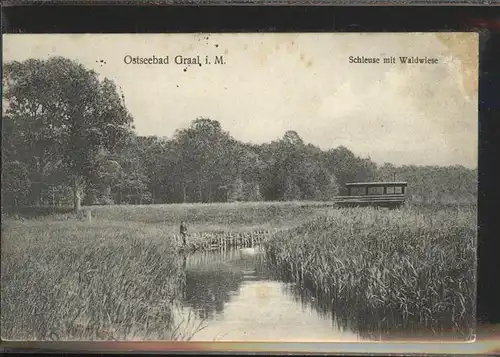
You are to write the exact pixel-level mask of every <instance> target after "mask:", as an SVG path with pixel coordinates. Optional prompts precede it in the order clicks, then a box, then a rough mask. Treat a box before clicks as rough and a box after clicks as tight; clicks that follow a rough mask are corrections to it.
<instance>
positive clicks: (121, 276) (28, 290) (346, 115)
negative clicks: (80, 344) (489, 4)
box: [0, 32, 479, 342]
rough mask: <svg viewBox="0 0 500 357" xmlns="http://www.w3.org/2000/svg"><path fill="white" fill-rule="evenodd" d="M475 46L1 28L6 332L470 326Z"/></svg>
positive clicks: (164, 335) (345, 337)
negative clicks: (11, 30) (5, 31)
mask: <svg viewBox="0 0 500 357" xmlns="http://www.w3.org/2000/svg"><path fill="white" fill-rule="evenodd" d="M478 51H479V44H478V35H477V34H475V33H445V32H440V33H189V34H188V33H178V34H5V35H3V60H2V61H3V76H2V189H1V196H2V223H1V233H2V234H1V289H0V293H1V318H0V328H1V338H2V339H3V340H7V341H208V342H211V341H233V342H235V341H236V342H239V341H249V342H252V341H254V342H265V341H268V342H372V341H373V342H391V341H438V342H439V341H453V342H457V341H458V342H471V341H474V339H475V333H476V316H475V312H476V311H475V305H476V266H477V262H476V249H477V186H478V171H477V165H478Z"/></svg>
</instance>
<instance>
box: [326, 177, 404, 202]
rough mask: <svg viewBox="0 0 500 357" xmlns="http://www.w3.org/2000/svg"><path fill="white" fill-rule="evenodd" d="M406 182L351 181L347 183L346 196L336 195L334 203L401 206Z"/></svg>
mask: <svg viewBox="0 0 500 357" xmlns="http://www.w3.org/2000/svg"><path fill="white" fill-rule="evenodd" d="M407 185H408V184H407V183H406V182H352V183H347V184H346V185H345V186H346V188H347V196H337V197H336V198H335V200H334V204H335V205H336V206H339V207H360V206H361V207H366V206H372V207H387V208H398V207H400V206H402V205H403V204H404V203H405V201H406V199H407V197H406V187H407Z"/></svg>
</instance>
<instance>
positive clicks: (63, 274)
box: [1, 221, 186, 340]
mask: <svg viewBox="0 0 500 357" xmlns="http://www.w3.org/2000/svg"><path fill="white" fill-rule="evenodd" d="M2 231H3V232H2V252H1V255H2V261H1V272H2V275H1V285H2V286H1V292H2V294H1V306H2V317H1V333H2V338H4V339H7V340H13V339H14V340H19V339H22V340H126V339H134V338H135V337H137V336H142V337H143V338H144V339H156V338H160V339H162V338H167V339H168V338H170V337H172V338H174V339H175V338H186V335H185V332H183V331H179V329H178V328H177V329H176V328H175V324H174V320H173V309H174V307H175V306H176V297H177V296H179V294H180V293H179V289H182V288H183V284H184V280H183V279H184V277H183V274H184V272H183V270H182V264H179V260H178V259H177V255H176V252H175V250H174V249H173V246H172V241H171V240H169V239H168V237H159V236H158V235H159V234H161V231H159V230H157V229H154V228H149V227H146V226H141V225H133V224H128V225H125V226H120V225H118V224H108V225H105V224H103V223H100V224H99V225H96V224H95V223H93V224H89V223H85V222H78V221H65V222H50V223H48V222H37V221H28V222H22V223H20V222H8V223H2Z"/></svg>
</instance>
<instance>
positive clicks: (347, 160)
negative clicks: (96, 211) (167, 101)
mask: <svg viewBox="0 0 500 357" xmlns="http://www.w3.org/2000/svg"><path fill="white" fill-rule="evenodd" d="M2 81H3V88H4V92H3V93H4V94H3V102H4V106H5V112H4V116H3V119H2V133H3V148H2V207H3V208H9V207H15V206H64V205H73V206H74V207H75V209H76V210H78V209H79V208H80V206H81V204H83V205H97V204H104V205H112V204H158V203H181V202H232V201H290V200H314V201H325V200H330V199H332V197H334V196H336V195H339V194H343V193H345V192H344V184H345V183H346V182H352V181H372V180H390V181H392V180H403V181H407V182H408V186H409V187H408V191H409V194H410V195H411V196H412V198H413V199H414V200H417V201H422V202H449V203H456V202H463V203H466V202H475V200H476V195H477V170H470V169H467V168H465V167H463V166H458V165H455V166H449V167H437V166H394V165H391V164H384V165H382V166H378V165H377V164H376V163H374V162H373V161H371V160H370V159H369V158H362V157H359V156H357V155H356V154H355V153H353V152H351V151H350V150H349V149H348V148H346V147H344V146H339V147H336V148H334V149H330V150H326V151H325V150H321V149H320V148H318V147H316V146H314V145H312V144H307V143H305V142H304V141H303V140H302V139H301V137H300V136H299V134H298V133H297V132H295V131H287V132H286V133H284V135H283V136H282V137H281V138H279V139H277V140H276V141H273V142H271V143H266V144H259V145H255V144H249V143H243V142H240V141H238V140H236V139H234V138H233V137H232V136H231V134H230V133H229V132H226V131H225V130H224V129H223V128H222V127H221V125H220V123H219V122H218V121H216V120H213V119H211V118H205V117H199V118H193V119H194V120H193V121H192V122H191V125H190V126H189V127H188V128H181V129H178V130H177V131H176V132H175V135H174V136H173V137H172V138H164V137H156V136H138V135H137V134H136V133H135V129H134V125H133V123H134V118H133V117H132V116H131V114H130V113H129V112H128V110H127V107H126V101H125V98H124V96H123V94H122V93H121V91H120V90H119V88H117V86H116V85H115V83H113V82H112V81H110V80H108V79H103V80H100V78H99V76H98V74H97V73H95V72H94V71H91V70H88V69H86V68H85V67H83V66H82V65H80V64H79V63H77V62H75V61H72V60H69V59H66V58H61V57H53V58H50V59H49V60H45V61H43V60H36V59H30V60H27V61H24V62H11V63H7V64H6V65H5V66H4V74H3V79H2ZM165 116H166V117H165V125H168V114H166V115H165Z"/></svg>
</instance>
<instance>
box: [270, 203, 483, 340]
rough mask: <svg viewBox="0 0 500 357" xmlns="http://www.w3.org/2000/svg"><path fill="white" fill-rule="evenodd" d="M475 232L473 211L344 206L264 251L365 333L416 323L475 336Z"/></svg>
mask: <svg viewBox="0 0 500 357" xmlns="http://www.w3.org/2000/svg"><path fill="white" fill-rule="evenodd" d="M476 228H477V227H476V210H475V208H474V207H465V208H460V207H456V208H447V209H442V208H441V209H429V208H421V207H406V208H404V209H401V210H394V211H387V210H380V209H373V208H351V209H339V210H332V211H331V214H330V215H329V216H328V217H318V218H316V219H314V220H311V221H310V222H308V223H306V224H303V225H302V226H300V227H297V228H294V229H290V230H287V231H282V232H278V233H277V234H275V235H274V236H273V237H272V238H271V240H269V241H268V242H267V243H266V250H267V253H266V254H267V257H268V259H269V260H270V261H271V262H272V264H273V265H275V266H276V267H277V268H278V269H281V270H285V271H287V272H288V273H289V275H290V276H291V278H292V279H293V280H295V281H299V282H301V283H302V284H303V285H309V286H310V288H311V289H312V290H316V291H318V292H320V293H321V294H323V295H326V296H330V299H332V300H333V302H334V305H335V306H337V309H342V310H343V311H344V315H345V314H346V311H347V314H350V320H353V321H362V322H361V323H360V324H359V325H362V324H364V329H365V330H370V329H371V331H375V332H377V333H379V332H380V331H383V330H384V329H385V330H386V331H387V332H388V333H389V332H390V333H391V334H395V333H397V332H398V331H399V332H403V330H404V329H405V328H408V327H411V326H413V329H414V331H416V330H418V329H420V330H422V331H423V330H425V329H427V330H428V329H430V330H433V331H435V332H436V333H437V334H439V331H442V332H445V331H446V332H450V331H453V332H454V333H456V334H461V335H462V336H464V337H465V338H471V336H473V334H474V328H475V326H474V315H475V273H476V272H475V266H476ZM356 315H357V318H353V316H354V317H356ZM391 316H393V317H394V316H395V317H396V319H394V318H390V317H391ZM384 321H387V322H386V323H384ZM395 321H399V322H400V323H398V324H396V323H395ZM370 323H372V324H375V325H376V326H370ZM351 327H352V326H351ZM359 328H361V329H363V326H357V328H356V329H357V330H359Z"/></svg>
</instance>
